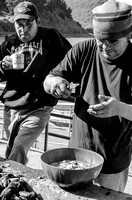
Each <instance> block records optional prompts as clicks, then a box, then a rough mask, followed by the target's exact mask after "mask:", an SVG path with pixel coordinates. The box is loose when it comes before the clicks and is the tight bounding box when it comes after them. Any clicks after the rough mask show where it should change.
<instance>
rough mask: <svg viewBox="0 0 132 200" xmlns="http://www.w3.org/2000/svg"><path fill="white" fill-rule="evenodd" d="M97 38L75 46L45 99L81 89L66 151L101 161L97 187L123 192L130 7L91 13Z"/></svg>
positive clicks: (129, 129)
mask: <svg viewBox="0 0 132 200" xmlns="http://www.w3.org/2000/svg"><path fill="white" fill-rule="evenodd" d="M93 31H94V35H95V38H92V39H88V40H87V41H83V42H80V43H78V44H76V45H75V46H74V47H72V49H71V50H70V51H69V52H68V53H67V54H66V56H65V58H64V59H63V60H62V62H61V63H60V64H58V66H57V67H56V68H54V69H53V70H52V71H51V72H50V74H49V75H48V76H47V77H46V79H45V81H44V88H45V91H47V93H49V94H52V95H54V96H55V97H57V98H59V97H66V96H68V95H70V90H69V88H70V87H69V85H70V82H74V83H79V84H80V86H78V88H76V91H77V92H76V101H75V109H74V118H73V132H72V135H71V138H70V142H69V147H80V148H85V149H91V150H93V151H96V152H97V153H99V154H101V155H102V156H103V157H104V165H103V168H102V171H101V173H100V175H99V176H98V178H97V179H96V180H95V181H94V183H95V184H99V185H101V186H104V187H107V188H110V189H113V190H116V191H122V192H123V191H124V188H125V185H126V182H127V177H128V167H129V165H130V162H131V152H132V150H131V148H132V144H131V137H132V58H131V57H132V44H131V43H130V36H131V31H132V13H131V6H130V5H128V4H125V3H121V2H117V1H115V0H108V1H107V2H105V3H104V4H102V5H100V6H98V7H96V8H94V9H93Z"/></svg>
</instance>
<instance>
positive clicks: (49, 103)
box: [0, 2, 71, 164]
mask: <svg viewBox="0 0 132 200" xmlns="http://www.w3.org/2000/svg"><path fill="white" fill-rule="evenodd" d="M39 24H40V23H39V19H38V14H37V9H36V7H35V5H34V4H32V3H31V2H21V3H19V4H18V5H17V6H16V7H15V8H14V26H15V30H16V33H14V34H13V35H11V36H8V37H6V38H5V41H4V42H3V43H2V44H1V46H0V60H1V65H0V82H4V81H6V86H5V88H4V91H3V93H2V94H1V97H0V100H1V101H2V102H3V103H4V105H5V107H6V109H7V110H10V111H11V124H10V126H9V130H10V138H9V142H8V146H7V150H6V158H7V159H11V160H15V161H17V162H20V163H22V164H26V163H27V161H28V160H27V152H28V150H29V149H30V147H31V146H32V144H33V143H34V142H35V141H36V139H37V138H38V136H39V135H40V134H41V132H42V131H43V130H44V128H45V126H46V124H47V122H48V120H49V117H50V113H51V111H52V109H53V106H54V105H56V103H57V99H56V98H55V97H53V96H51V95H49V94H47V93H46V92H45V91H44V89H43V81H44V79H45V77H46V75H47V74H48V73H49V71H50V70H51V69H53V68H54V67H55V66H56V65H57V64H58V63H59V62H60V61H61V60H62V59H63V57H64V55H65V54H66V53H67V51H68V50H69V49H70V48H71V44H70V43H69V42H68V41H67V40H66V39H65V38H64V37H63V36H62V35H61V34H60V33H59V32H58V31H57V30H55V29H53V28H46V27H41V26H40V25H39ZM16 57H17V60H14V59H16Z"/></svg>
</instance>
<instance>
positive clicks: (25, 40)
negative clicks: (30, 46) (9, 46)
mask: <svg viewBox="0 0 132 200" xmlns="http://www.w3.org/2000/svg"><path fill="white" fill-rule="evenodd" d="M20 39H21V40H22V41H23V42H28V41H29V39H28V37H25V36H21V37H20Z"/></svg>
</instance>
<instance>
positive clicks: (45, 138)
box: [44, 123, 49, 151]
mask: <svg viewBox="0 0 132 200" xmlns="http://www.w3.org/2000/svg"><path fill="white" fill-rule="evenodd" d="M48 129H49V123H47V125H46V127H45V135H44V151H46V150H47V143H48Z"/></svg>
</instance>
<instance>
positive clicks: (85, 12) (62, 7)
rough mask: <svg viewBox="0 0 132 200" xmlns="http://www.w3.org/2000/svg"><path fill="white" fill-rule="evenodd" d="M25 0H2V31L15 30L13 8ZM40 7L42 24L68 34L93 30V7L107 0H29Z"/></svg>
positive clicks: (81, 34)
mask: <svg viewBox="0 0 132 200" xmlns="http://www.w3.org/2000/svg"><path fill="white" fill-rule="evenodd" d="M21 1H23V0H0V4H1V5H0V33H1V35H2V34H5V33H7V32H8V33H9V32H14V27H13V22H12V15H13V8H14V6H15V5H16V4H18V3H19V2H21ZM28 1H30V2H32V3H34V4H35V5H36V6H37V8H38V11H39V12H38V13H39V16H40V19H41V24H42V25H43V26H47V27H54V28H57V29H58V30H59V31H60V32H61V33H63V34H64V35H68V36H72V37H74V36H88V35H89V33H91V32H92V8H93V7H95V6H97V5H99V4H102V3H103V2H105V1H106V0H81V1H80V0H28Z"/></svg>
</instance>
